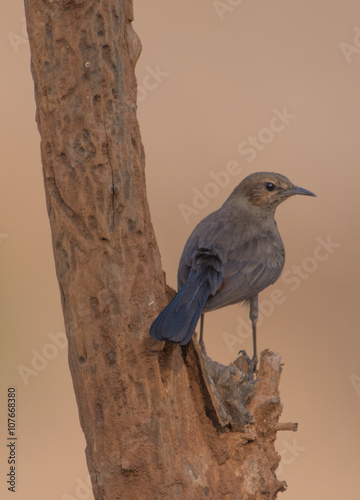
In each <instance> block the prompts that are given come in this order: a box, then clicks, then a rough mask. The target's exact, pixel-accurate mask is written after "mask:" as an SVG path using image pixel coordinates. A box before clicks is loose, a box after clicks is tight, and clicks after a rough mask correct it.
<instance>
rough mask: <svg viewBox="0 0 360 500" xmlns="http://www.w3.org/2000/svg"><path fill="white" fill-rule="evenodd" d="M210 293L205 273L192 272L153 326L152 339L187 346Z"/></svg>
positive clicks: (151, 330) (151, 328)
mask: <svg viewBox="0 0 360 500" xmlns="http://www.w3.org/2000/svg"><path fill="white" fill-rule="evenodd" d="M210 292H211V286H210V283H209V280H208V279H207V278H206V276H205V273H201V274H199V273H197V272H195V271H192V272H191V273H190V275H189V278H188V280H187V281H186V283H185V284H184V285H183V286H182V287H181V289H180V290H179V292H178V293H177V294H176V295H175V297H174V298H173V299H172V301H171V302H170V303H169V304H168V305H167V306H166V307H165V309H164V310H163V311H162V312H161V313H160V314H159V316H158V317H157V318H156V319H155V321H154V322H153V324H152V325H151V327H150V335H151V337H152V338H153V339H154V340H171V341H172V342H176V343H178V344H181V345H185V344H187V343H188V342H189V341H190V339H191V337H192V336H193V333H194V331H195V327H196V324H197V322H198V320H199V318H200V316H201V313H202V310H203V309H204V306H205V303H206V301H207V299H208V297H209V295H210Z"/></svg>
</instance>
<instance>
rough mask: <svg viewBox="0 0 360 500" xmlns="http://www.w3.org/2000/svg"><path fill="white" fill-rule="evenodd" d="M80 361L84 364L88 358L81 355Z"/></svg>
mask: <svg viewBox="0 0 360 500" xmlns="http://www.w3.org/2000/svg"><path fill="white" fill-rule="evenodd" d="M79 363H80V364H81V365H84V364H85V363H86V359H85V358H84V357H83V356H80V357H79Z"/></svg>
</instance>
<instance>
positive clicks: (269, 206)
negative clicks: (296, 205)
mask: <svg viewBox="0 0 360 500" xmlns="http://www.w3.org/2000/svg"><path fill="white" fill-rule="evenodd" d="M295 194H303V195H307V196H316V195H315V194H314V193H312V192H311V191H308V190H307V189H303V188H300V187H298V186H294V184H292V182H290V181H289V179H288V178H287V177H285V176H284V175H281V174H275V173H273V172H256V173H254V174H250V175H248V176H247V177H245V179H243V180H242V181H241V182H240V184H239V185H238V186H237V187H236V188H235V189H234V191H233V193H232V194H231V195H230V197H232V196H234V197H236V198H237V197H241V198H242V199H246V200H247V202H248V203H249V204H250V205H252V206H254V207H258V208H259V209H263V210H264V211H269V212H273V211H274V210H275V208H276V207H277V206H278V205H279V204H280V203H281V202H283V201H284V200H286V199H287V198H289V196H293V195H295Z"/></svg>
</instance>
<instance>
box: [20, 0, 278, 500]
mask: <svg viewBox="0 0 360 500" xmlns="http://www.w3.org/2000/svg"><path fill="white" fill-rule="evenodd" d="M25 7H26V17H27V24H28V33H29V41H30V48H31V66H32V73H33V78H34V82H35V98H36V104H37V113H36V120H37V124H38V128H39V131H40V135H41V156H42V164H43V172H44V184H45V191H46V200H47V208H48V214H49V219H50V225H51V232H52V241H53V249H54V257H55V264H56V273H57V277H58V281H59V287H60V294H61V301H62V307H63V312H64V318H65V328H66V333H67V337H68V342H69V365H70V369H71V374H72V379H73V384H74V389H75V394H76V399H77V404H78V407H79V416H80V422H81V426H82V429H83V431H84V434H85V437H86V443H87V447H86V457H87V463H88V468H89V471H90V475H91V479H92V484H93V490H94V495H95V498H96V499H97V500H100V499H104V500H105V499H106V500H115V499H125V498H126V499H135V498H136V499H142V498H144V499H156V498H181V499H190V498H193V499H199V498H206V497H209V498H214V499H216V498H224V499H239V498H243V499H255V498H275V497H276V494H277V492H278V491H281V490H283V489H284V484H283V483H281V482H279V481H278V480H277V479H276V477H275V473H274V471H275V469H276V467H277V465H278V460H279V459H278V457H277V455H276V453H275V450H274V440H275V437H276V431H277V429H278V427H277V422H278V418H279V415H280V412H281V404H280V400H279V394H278V383H279V377H280V371H281V368H280V358H279V356H278V355H276V354H274V353H270V352H265V353H263V355H262V359H261V364H260V371H259V374H258V379H259V380H258V381H256V382H255V381H248V380H247V376H246V374H243V372H242V369H241V366H240V365H239V362H241V360H237V362H235V363H234V365H233V366H232V367H223V366H221V365H218V364H212V362H211V360H208V359H207V358H205V359H202V358H201V355H200V353H199V350H198V348H197V346H196V344H195V343H192V344H190V347H189V348H187V349H181V348H180V347H179V346H175V345H170V344H166V345H164V344H162V343H156V342H153V341H152V340H151V339H150V338H149V335H148V329H149V326H150V324H151V321H152V320H153V318H154V317H155V316H156V314H157V313H158V312H159V311H160V310H161V309H162V307H163V306H164V305H165V304H166V302H167V294H166V285H165V283H164V275H163V272H162V270H161V262H160V256H159V251H158V247H157V244H156V240H155V237H154V233H153V229H152V225H151V221H150V215H149V208H148V204H147V199H146V191H145V176H144V152H143V147H142V144H141V138H140V133H139V127H138V122H137V119H136V80H135V75H134V67H135V64H136V61H137V58H138V56H139V54H140V50H141V45H140V42H139V39H138V37H137V36H136V34H135V33H134V31H133V29H132V25H131V21H132V19H133V10H132V1H131V0H88V1H85V0H25ZM237 363H238V365H237ZM239 368H240V369H239ZM285 427H286V426H285Z"/></svg>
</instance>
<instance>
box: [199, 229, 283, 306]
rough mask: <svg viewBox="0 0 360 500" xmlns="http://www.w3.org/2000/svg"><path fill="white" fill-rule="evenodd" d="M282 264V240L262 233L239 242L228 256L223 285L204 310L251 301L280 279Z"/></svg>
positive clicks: (210, 298)
mask: <svg viewBox="0 0 360 500" xmlns="http://www.w3.org/2000/svg"><path fill="white" fill-rule="evenodd" d="M284 261H285V254H284V247H283V245H282V242H281V239H278V238H274V237H273V235H272V234H267V233H265V234H263V235H261V236H259V237H257V238H252V239H251V240H249V241H244V242H242V243H241V244H240V245H239V246H238V247H237V248H236V249H234V250H232V251H231V252H229V253H228V255H227V259H226V270H225V280H224V284H223V286H222V287H221V289H220V290H219V291H218V292H217V293H216V294H215V295H214V296H212V297H209V299H208V301H207V303H206V306H205V309H204V310H205V311H211V310H213V309H218V308H220V307H223V306H226V305H230V304H236V303H237V302H241V301H244V300H249V299H251V298H252V297H254V296H255V295H257V294H258V293H259V292H261V291H262V290H264V288H266V287H267V286H269V285H271V284H272V283H274V282H275V281H276V280H277V279H278V278H279V276H280V274H281V271H282V269H283V266H284Z"/></svg>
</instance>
